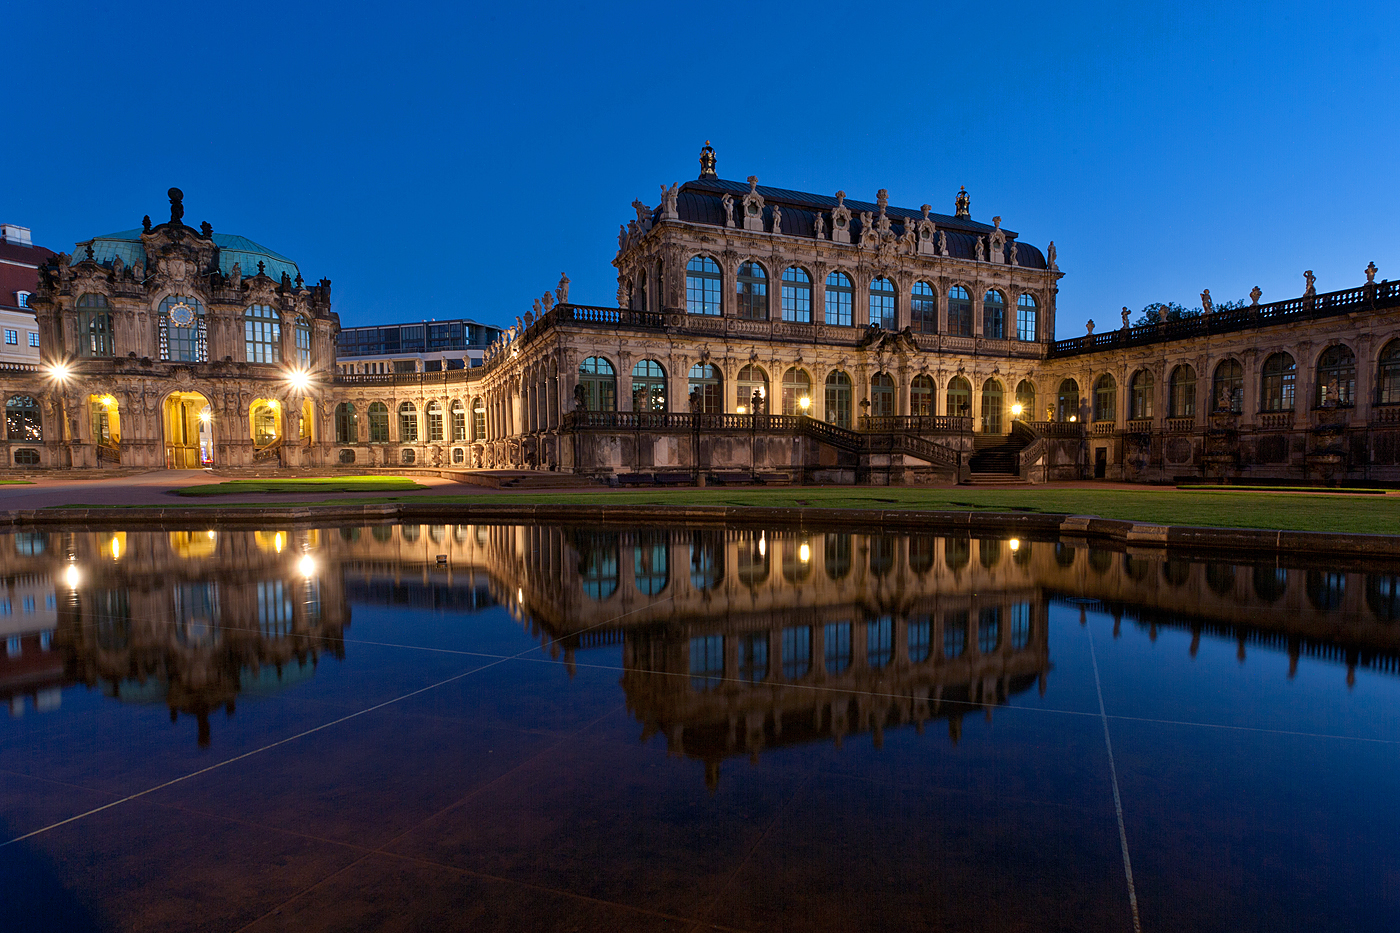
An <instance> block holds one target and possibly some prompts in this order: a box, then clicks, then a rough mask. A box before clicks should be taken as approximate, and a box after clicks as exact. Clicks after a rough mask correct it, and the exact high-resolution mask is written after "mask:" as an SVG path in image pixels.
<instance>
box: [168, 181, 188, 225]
mask: <svg viewBox="0 0 1400 933" xmlns="http://www.w3.org/2000/svg"><path fill="white" fill-rule="evenodd" d="M166 194H167V195H169V197H170V222H171V223H172V224H178V223H181V222H183V221H184V218H185V192H183V191H181V190H180V189H179V188H171V189H170V190H169V191H167V192H166Z"/></svg>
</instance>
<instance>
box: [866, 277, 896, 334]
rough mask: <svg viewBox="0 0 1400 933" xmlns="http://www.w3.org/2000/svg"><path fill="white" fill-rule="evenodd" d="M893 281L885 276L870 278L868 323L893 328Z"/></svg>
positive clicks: (888, 328) (887, 328) (886, 328)
mask: <svg viewBox="0 0 1400 933" xmlns="http://www.w3.org/2000/svg"><path fill="white" fill-rule="evenodd" d="M894 296H895V290H894V283H893V282H891V281H890V280H889V279H887V278H883V277H878V276H877V277H876V278H873V279H871V280H870V323H871V325H873V326H875V327H883V328H884V329H885V330H894V314H895V310H894Z"/></svg>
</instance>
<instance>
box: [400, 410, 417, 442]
mask: <svg viewBox="0 0 1400 933" xmlns="http://www.w3.org/2000/svg"><path fill="white" fill-rule="evenodd" d="M399 443H401V444H416V443H418V409H417V408H416V407H414V405H413V403H412V402H400V403H399Z"/></svg>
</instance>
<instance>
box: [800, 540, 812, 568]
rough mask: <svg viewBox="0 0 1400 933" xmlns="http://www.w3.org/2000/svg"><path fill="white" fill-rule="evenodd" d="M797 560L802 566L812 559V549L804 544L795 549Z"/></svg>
mask: <svg viewBox="0 0 1400 933" xmlns="http://www.w3.org/2000/svg"><path fill="white" fill-rule="evenodd" d="M797 559H798V560H800V561H802V563H804V564H805V563H807V561H809V560H811V559H812V549H811V548H810V547H808V546H807V545H805V544H804V545H802V546H801V547H800V548H798V549H797Z"/></svg>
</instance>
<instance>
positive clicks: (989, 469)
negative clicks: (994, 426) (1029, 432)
mask: <svg viewBox="0 0 1400 933" xmlns="http://www.w3.org/2000/svg"><path fill="white" fill-rule="evenodd" d="M1028 443H1029V441H1028V440H1027V439H1026V437H1025V436H1024V435H1019V434H1018V433H1017V432H1012V433H1011V434H977V435H975V436H973V438H972V456H971V457H970V458H968V471H969V472H968V478H967V482H968V483H971V484H974V485H979V486H982V485H1011V484H1024V483H1025V482H1026V481H1025V480H1023V479H1021V473H1020V470H1019V463H1018V461H1019V459H1020V453H1021V451H1022V450H1023V449H1025V447H1026V445H1027V444H1028Z"/></svg>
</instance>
